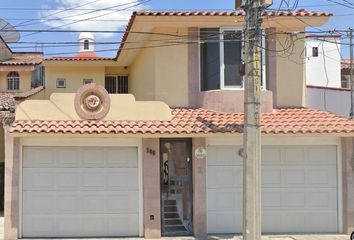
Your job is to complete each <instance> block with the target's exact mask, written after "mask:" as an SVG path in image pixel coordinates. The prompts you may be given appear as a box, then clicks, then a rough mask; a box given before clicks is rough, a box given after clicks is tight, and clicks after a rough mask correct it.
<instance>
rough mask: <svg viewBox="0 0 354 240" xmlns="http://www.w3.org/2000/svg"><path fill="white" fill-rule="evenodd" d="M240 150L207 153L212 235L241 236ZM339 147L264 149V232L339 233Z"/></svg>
mask: <svg viewBox="0 0 354 240" xmlns="http://www.w3.org/2000/svg"><path fill="white" fill-rule="evenodd" d="M238 150H239V147H231V146H211V147H208V158H207V161H208V165H207V171H208V172H207V178H208V179H207V195H208V198H207V201H208V203H207V206H208V232H209V233H241V232H242V181H243V178H242V170H243V169H242V158H241V157H239V156H238ZM336 151H337V150H336V146H268V147H263V149H262V217H263V220H262V221H263V227H262V228H263V232H268V233H286V232H288V233H291V232H294V233H306V232H321V233H325V232H331V233H334V232H338V215H337V214H338V206H337V202H338V200H337V195H338V194H337V164H336V163H337V152H336Z"/></svg>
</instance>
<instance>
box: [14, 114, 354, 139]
mask: <svg viewBox="0 0 354 240" xmlns="http://www.w3.org/2000/svg"><path fill="white" fill-rule="evenodd" d="M261 122H262V132H263V133H265V134H316V133H319V134H332V133H340V134H347V133H353V134H354V120H348V119H346V118H344V117H340V116H337V115H335V114H332V113H329V112H324V111H319V110H315V109H308V108H281V109H276V110H274V112H272V113H264V114H262V118H261ZM10 132H12V133H65V134H166V135H168V134H215V133H224V134H236V133H242V132H243V114H236V113H223V112H215V111H211V110H207V109H201V108H198V109H188V108H176V109H172V120H171V121H39V120H31V121H28V120H26V121H23V120H20V121H15V122H14V123H13V125H12V128H11V130H10Z"/></svg>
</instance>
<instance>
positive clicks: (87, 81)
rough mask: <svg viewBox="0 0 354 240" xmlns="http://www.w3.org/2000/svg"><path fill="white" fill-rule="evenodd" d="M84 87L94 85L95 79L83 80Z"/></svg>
mask: <svg viewBox="0 0 354 240" xmlns="http://www.w3.org/2000/svg"><path fill="white" fill-rule="evenodd" d="M82 83H83V85H85V84H90V83H93V79H89V78H85V79H84V80H82Z"/></svg>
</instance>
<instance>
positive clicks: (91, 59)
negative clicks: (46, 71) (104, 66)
mask: <svg viewBox="0 0 354 240" xmlns="http://www.w3.org/2000/svg"><path fill="white" fill-rule="evenodd" d="M110 60H114V58H108V57H92V56H91V57H88V56H85V57H52V58H46V59H45V61H110Z"/></svg>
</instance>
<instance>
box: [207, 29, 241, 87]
mask: <svg viewBox="0 0 354 240" xmlns="http://www.w3.org/2000/svg"><path fill="white" fill-rule="evenodd" d="M200 38H201V41H202V43H201V46H200V64H201V90H202V91H207V90H213V89H220V88H230V87H231V88H233V87H242V85H243V77H242V76H241V75H240V73H239V68H240V64H242V44H243V34H242V30H233V29H218V28H209V29H206V28H203V29H201V30H200Z"/></svg>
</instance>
